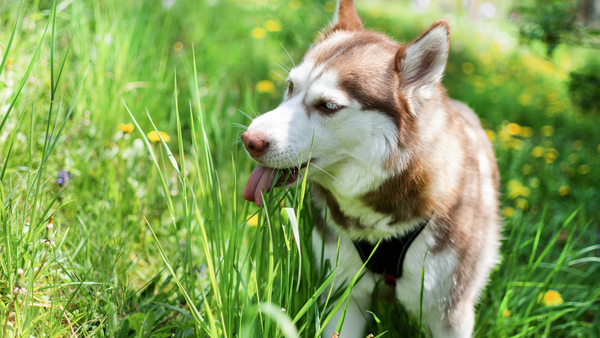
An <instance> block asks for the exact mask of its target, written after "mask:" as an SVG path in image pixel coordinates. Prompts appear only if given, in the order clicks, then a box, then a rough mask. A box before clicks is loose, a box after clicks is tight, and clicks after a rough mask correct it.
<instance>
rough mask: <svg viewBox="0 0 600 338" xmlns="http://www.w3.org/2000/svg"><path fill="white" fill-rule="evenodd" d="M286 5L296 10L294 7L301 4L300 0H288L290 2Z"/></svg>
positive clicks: (296, 7) (298, 6)
mask: <svg viewBox="0 0 600 338" xmlns="http://www.w3.org/2000/svg"><path fill="white" fill-rule="evenodd" d="M288 5H289V6H290V9H292V10H296V9H298V8H300V6H302V2H300V1H298V0H292V1H290V3H289V4H288Z"/></svg>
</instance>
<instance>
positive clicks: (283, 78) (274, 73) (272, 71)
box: [271, 70, 285, 81]
mask: <svg viewBox="0 0 600 338" xmlns="http://www.w3.org/2000/svg"><path fill="white" fill-rule="evenodd" d="M271 72H273V73H274V74H275V75H277V76H279V77H280V78H282V79H283V80H284V81H285V77H283V76H281V75H279V73H277V72H276V71H274V70H272V71H271Z"/></svg>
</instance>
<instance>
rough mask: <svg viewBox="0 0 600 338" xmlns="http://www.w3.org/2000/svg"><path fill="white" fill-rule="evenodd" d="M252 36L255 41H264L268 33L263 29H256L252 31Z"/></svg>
mask: <svg viewBox="0 0 600 338" xmlns="http://www.w3.org/2000/svg"><path fill="white" fill-rule="evenodd" d="M250 35H252V37H253V38H255V39H262V38H264V37H265V35H267V32H266V31H265V29H264V28H262V27H254V28H253V29H252V31H250Z"/></svg>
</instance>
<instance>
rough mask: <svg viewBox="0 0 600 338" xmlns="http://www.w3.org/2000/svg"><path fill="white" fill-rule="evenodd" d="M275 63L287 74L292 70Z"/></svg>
mask: <svg viewBox="0 0 600 338" xmlns="http://www.w3.org/2000/svg"><path fill="white" fill-rule="evenodd" d="M273 63H274V64H276V65H278V66H279V68H281V69H283V70H284V71H285V72H286V73H289V72H290V70H291V69H290V68H289V67H287V66H285V65H282V64H281V63H277V62H273Z"/></svg>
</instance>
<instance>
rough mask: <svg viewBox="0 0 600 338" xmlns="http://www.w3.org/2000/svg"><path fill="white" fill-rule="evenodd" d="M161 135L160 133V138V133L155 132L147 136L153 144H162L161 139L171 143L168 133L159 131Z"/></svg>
mask: <svg viewBox="0 0 600 338" xmlns="http://www.w3.org/2000/svg"><path fill="white" fill-rule="evenodd" d="M159 133H160V137H159V136H158V133H157V132H155V131H151V132H149V133H148V134H147V135H146V136H147V137H148V139H149V140H150V141H152V142H160V138H161V137H162V139H163V140H165V142H169V141H171V137H169V135H168V134H167V133H164V132H162V131H159Z"/></svg>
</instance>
